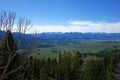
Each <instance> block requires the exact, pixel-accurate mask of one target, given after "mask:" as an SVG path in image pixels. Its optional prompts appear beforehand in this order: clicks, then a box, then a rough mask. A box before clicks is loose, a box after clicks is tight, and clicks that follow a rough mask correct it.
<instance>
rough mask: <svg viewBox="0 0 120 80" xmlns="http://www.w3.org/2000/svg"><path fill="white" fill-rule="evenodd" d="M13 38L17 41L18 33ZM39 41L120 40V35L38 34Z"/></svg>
mask: <svg viewBox="0 0 120 80" xmlns="http://www.w3.org/2000/svg"><path fill="white" fill-rule="evenodd" d="M3 34H4V31H1V30H0V35H3ZM13 36H14V38H15V39H17V38H18V37H17V36H18V32H13ZM32 37H33V36H32V34H24V37H23V38H24V39H30V38H32ZM36 37H37V38H39V39H50V40H52V39H53V40H54V39H55V40H56V39H58V40H59V39H67V40H70V39H96V40H114V39H120V33H79V32H69V33H68V32H67V33H60V32H53V33H38V34H37V35H36Z"/></svg>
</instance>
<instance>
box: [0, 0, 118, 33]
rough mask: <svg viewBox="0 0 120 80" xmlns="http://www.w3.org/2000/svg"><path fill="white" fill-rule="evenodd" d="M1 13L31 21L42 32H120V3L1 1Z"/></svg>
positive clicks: (92, 0)
mask: <svg viewBox="0 0 120 80" xmlns="http://www.w3.org/2000/svg"><path fill="white" fill-rule="evenodd" d="M0 10H6V11H14V12H16V13H17V15H18V16H25V17H27V18H29V19H30V20H31V21H32V24H33V25H34V26H35V28H34V29H37V30H38V32H39V31H41V32H49V31H50V32H120V27H119V23H120V0H0ZM73 23H74V24H73ZM75 23H77V24H75ZM78 23H79V24H78ZM81 23H82V24H81ZM83 23H84V24H83ZM91 24H92V25H91ZM98 24H100V25H98ZM106 25H107V28H104V27H103V26H106ZM93 26H94V27H93ZM100 26H101V27H100ZM109 26H110V27H109ZM111 26H112V27H111ZM71 27H72V28H71ZM86 27H87V28H86ZM114 27H116V28H117V29H115V30H114V29H113V28H114ZM44 28H45V29H46V30H45V29H44ZM52 28H55V29H54V30H50V29H52ZM70 28H71V29H70ZM83 28H84V29H83ZM90 28H91V29H90ZM93 28H95V29H93ZM96 28H97V29H96ZM101 28H102V29H101ZM67 29H69V30H67ZM112 29H113V30H112ZM118 29H119V30H118ZM55 30H56V31H55ZM93 30H95V31H93ZM106 30H107V31H106Z"/></svg>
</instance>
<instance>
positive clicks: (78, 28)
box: [28, 21, 120, 33]
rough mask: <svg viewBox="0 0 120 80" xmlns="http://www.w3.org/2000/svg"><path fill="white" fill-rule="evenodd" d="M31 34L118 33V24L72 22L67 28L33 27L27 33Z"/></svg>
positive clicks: (60, 26)
mask: <svg viewBox="0 0 120 80" xmlns="http://www.w3.org/2000/svg"><path fill="white" fill-rule="evenodd" d="M33 32H37V33H40V32H83V33H84V32H106V33H119V32H120V22H112V23H110V22H105V21H99V22H93V21H72V22H70V23H69V26H63V25H34V26H33V28H32V29H31V30H30V31H29V32H28V33H33Z"/></svg>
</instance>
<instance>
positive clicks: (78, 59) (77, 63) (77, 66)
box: [72, 52, 83, 80]
mask: <svg viewBox="0 0 120 80" xmlns="http://www.w3.org/2000/svg"><path fill="white" fill-rule="evenodd" d="M82 64H83V60H82V56H81V54H80V53H79V52H76V53H75V54H74V56H73V59H72V73H73V76H72V79H73V80H74V79H76V80H79V79H81V72H82Z"/></svg>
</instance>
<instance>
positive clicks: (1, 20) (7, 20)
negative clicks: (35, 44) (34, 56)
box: [0, 11, 35, 80]
mask: <svg viewBox="0 0 120 80" xmlns="http://www.w3.org/2000/svg"><path fill="white" fill-rule="evenodd" d="M15 20H16V14H15V12H6V11H2V12H1V13H0V30H3V31H5V32H7V31H10V32H12V30H13V29H14V27H16V28H17V32H18V33H19V35H18V42H17V46H18V47H19V46H20V44H21V41H22V38H23V36H24V34H25V33H26V31H27V30H29V29H30V28H31V26H32V25H31V23H30V20H28V19H26V18H24V17H20V18H19V19H18V22H17V21H15ZM15 22H17V23H15ZM6 37H8V36H6ZM34 37H35V35H34ZM6 39H7V41H6V42H7V43H6V44H7V49H8V50H7V51H6V53H8V57H7V59H6V60H7V62H6V64H5V65H2V66H1V65H0V70H2V73H1V75H0V80H4V79H6V78H8V76H9V75H11V74H14V73H15V72H17V71H19V70H20V69H22V68H23V67H24V65H25V64H26V63H27V61H28V60H29V57H30V55H31V51H30V52H29V54H28V55H26V56H25V57H24V59H23V60H22V61H21V64H20V65H19V66H18V67H17V68H15V69H12V70H11V71H9V72H8V71H7V70H8V68H9V65H10V64H11V62H12V60H13V59H14V58H15V57H16V55H18V54H19V53H20V51H19V50H17V49H15V50H12V51H11V49H10V45H9V41H8V38H6ZM33 39H35V38H33ZM2 42H3V41H2V39H1V38H0V47H2ZM2 54H4V52H2V51H1V50H0V55H2Z"/></svg>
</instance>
